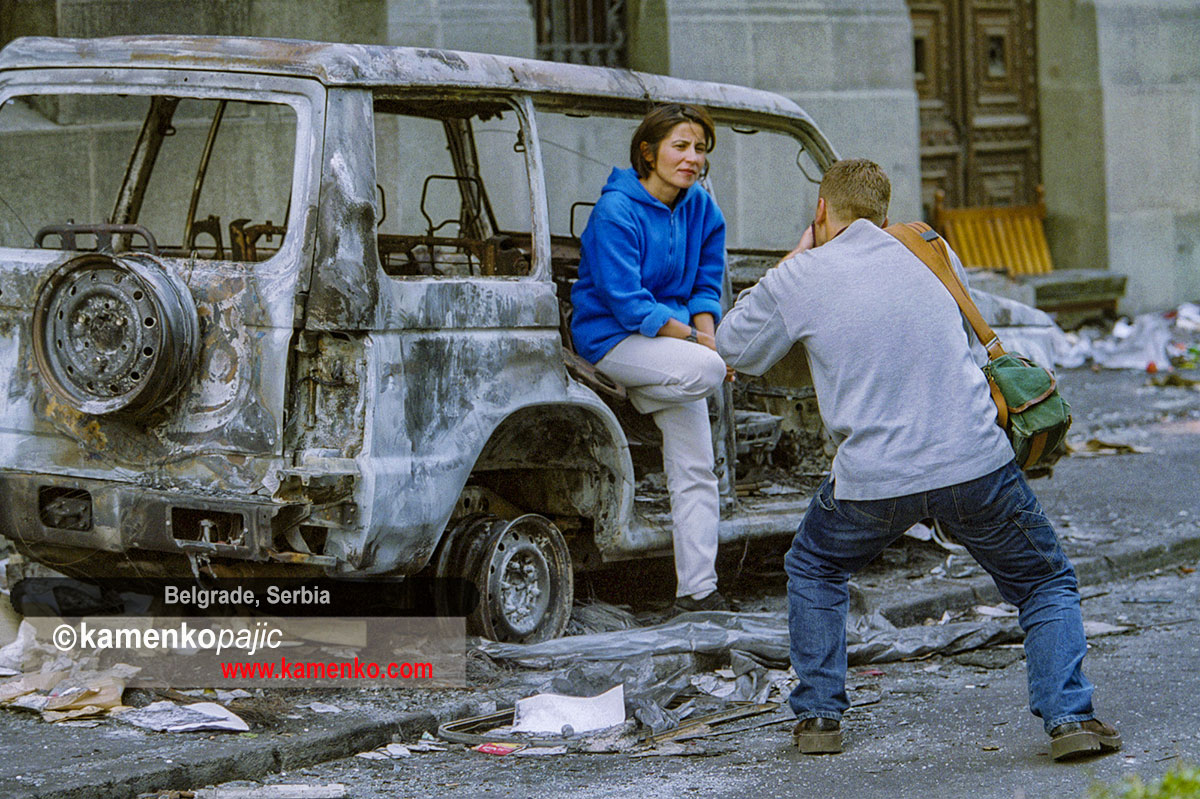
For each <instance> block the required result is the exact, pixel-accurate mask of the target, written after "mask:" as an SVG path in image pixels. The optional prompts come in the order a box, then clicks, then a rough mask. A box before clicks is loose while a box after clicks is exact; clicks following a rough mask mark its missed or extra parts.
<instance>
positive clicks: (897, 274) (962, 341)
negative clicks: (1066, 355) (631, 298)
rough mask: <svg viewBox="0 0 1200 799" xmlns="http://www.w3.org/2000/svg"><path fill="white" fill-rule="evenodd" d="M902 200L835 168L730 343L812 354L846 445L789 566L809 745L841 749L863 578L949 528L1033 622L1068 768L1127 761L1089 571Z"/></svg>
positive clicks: (1045, 705)
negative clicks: (1087, 667)
mask: <svg viewBox="0 0 1200 799" xmlns="http://www.w3.org/2000/svg"><path fill="white" fill-rule="evenodd" d="M890 198H891V184H890V182H889V180H888V178H887V175H886V174H884V172H883V170H882V169H880V168H879V166H878V165H876V164H874V163H872V162H870V161H867V160H862V159H852V160H843V161H838V162H837V163H835V164H834V165H833V166H831V167H830V168H829V170H828V171H827V172H826V173H825V176H824V178H823V180H822V181H821V188H820V192H819V197H818V200H817V208H816V215H815V217H814V220H813V223H812V225H810V226H809V228H808V229H807V230H806V231H805V233H804V235H803V237H802V238H801V240H800V243H799V245H798V246H797V247H796V249H794V250H793V251H792V252H791V253H789V254H788V256H787V257H786V258H784V260H783V261H782V262H780V264H779V265H778V266H777V267H775V268H774V269H772V270H770V271H769V272H767V274H766V275H765V276H764V277H763V279H762V280H760V281H759V282H758V283H757V284H756V285H755V286H754V287H752V288H750V289H747V290H746V291H743V292H742V294H741V296H739V297H738V301H737V304H736V305H735V306H734V307H733V309H732V310H731V311H730V312H729V314H728V315H727V316H726V318H725V320H724V321H723V322H722V323H721V325H720V327H719V328H718V330H717V350H718V352H719V353H720V354H721V356H722V357H724V358H725V361H726V363H728V364H729V365H730V366H732V367H733V368H735V369H736V370H737V371H740V372H745V373H748V374H751V375H761V374H763V373H764V372H766V371H767V370H768V369H769V368H770V367H771V366H772V365H774V364H775V363H776V362H777V361H778V360H779V359H781V358H782V357H783V356H784V355H786V354H787V352H788V351H789V350H790V349H791V347H792V346H793V344H796V343H800V344H803V345H804V351H805V353H806V354H807V357H808V363H809V366H810V368H811V371H812V377H813V384H814V387H815V389H816V392H817V400H818V402H819V405H820V410H821V418H822V420H823V421H824V423H825V427H826V429H827V430H828V431H829V433H830V435H831V436H832V437H833V440H834V443H835V444H837V454H836V455H835V457H834V459H833V467H832V470H831V473H830V475H829V476H828V477H827V478H826V479H825V481H824V482H823V483H822V484H821V486H820V488H818V489H817V492H816V495H815V496H814V497H813V499H812V502H811V503H810V504H809V507H808V511H807V512H806V514H805V516H804V520H803V521H802V522H801V524H800V529H799V530H798V531H797V533H796V537H795V538H794V539H793V541H792V545H791V549H790V550H789V551H788V554H787V557H786V560H785V568H786V571H787V575H788V608H789V612H788V624H789V632H790V636H791V660H792V666H793V668H794V669H795V671H796V675H797V677H798V678H799V684H798V685H797V687H796V689H795V690H794V691H793V692H792V695H791V697H790V699H789V702H790V704H791V706H792V710H793V711H795V713H796V717H797V719H798V723H797V724H796V727H795V730H794V732H793V736H794V738H795V741H796V745H797V747H798V748H799V750H800V751H801V752H804V753H809V754H818V753H835V752H840V751H841V750H842V732H841V717H842V714H843V713H844V712H845V711H846V709H847V708H848V707H849V701H848V700H847V697H846V613H847V607H848V604H849V589H848V581H849V579H850V576H851V575H852V574H854V573H855V572H856V571H858V570H859V569H861V568H862V567H863V566H865V565H866V564H867V563H868V562H870V561H871V560H872V559H873V558H874V557H875V556H876V555H878V554H879V553H880V552H881V551H882V550H883V548H884V547H886V546H887V545H888V544H889V543H891V542H892V541H894V540H895V539H896V538H898V537H899V536H901V535H902V534H903V533H904V531H905V530H907V529H908V528H909V527H911V526H912V525H913V524H915V523H917V522H920V521H923V520H927V519H936V520H937V521H938V522H940V523H941V525H942V527H943V529H944V530H946V531H947V532H949V533H950V534H952V535H953V536H954V537H955V538H956V539H957V540H958V542H959V543H961V544H962V545H963V546H965V547H966V548H967V550H968V551H969V552H970V553H971V555H972V556H973V557H974V558H975V559H976V560H977V561H979V563H980V565H981V566H983V568H984V569H986V570H987V572H988V573H989V574H990V575H991V576H992V579H993V580H994V581H995V583H996V587H997V588H998V589H999V591H1000V594H1001V596H1002V597H1003V598H1004V599H1005V600H1006V601H1008V602H1010V603H1012V604H1013V605H1015V606H1016V607H1017V608H1018V610H1019V612H1020V615H1019V617H1018V621H1019V623H1020V625H1021V629H1023V630H1024V631H1025V655H1026V668H1027V671H1028V675H1029V705H1030V709H1031V710H1032V711H1033V714H1034V715H1035V716H1038V717H1039V718H1041V719H1042V722H1043V724H1044V726H1045V729H1046V732H1047V733H1049V735H1050V737H1051V755H1052V756H1053V757H1054V759H1056V760H1061V759H1065V758H1069V757H1071V756H1077V755H1081V754H1088V753H1095V752H1098V751H1114V750H1116V749H1119V748H1120V746H1121V738H1120V735H1119V734H1118V733H1117V731H1116V730H1115V729H1114V728H1112V727H1111V726H1109V725H1106V724H1103V723H1101V722H1100V721H1098V720H1097V719H1095V717H1094V712H1093V709H1092V684H1091V683H1090V682H1089V681H1088V679H1087V678H1086V677H1085V676H1084V675H1083V671H1082V669H1081V664H1082V662H1083V657H1084V654H1085V653H1086V651H1087V641H1086V639H1085V637H1084V632H1083V620H1082V618H1081V616H1080V610H1079V590H1078V586H1077V583H1076V579H1075V572H1074V569H1073V568H1072V566H1071V563H1070V562H1069V561H1068V560H1067V557H1066V555H1065V554H1064V553H1063V551H1062V548H1061V547H1060V546H1059V542H1058V538H1057V536H1056V535H1055V532H1054V528H1053V527H1052V526H1051V524H1050V520H1049V519H1048V518H1047V517H1046V514H1045V513H1044V512H1043V510H1042V508H1041V506H1040V505H1039V504H1038V501H1037V498H1036V497H1035V496H1034V495H1033V492H1032V491H1031V490H1030V488H1029V486H1028V484H1027V483H1026V481H1025V478H1024V476H1023V475H1022V473H1021V470H1020V469H1019V468H1018V467H1017V465H1016V463H1015V462H1014V460H1013V450H1012V446H1011V445H1010V444H1009V442H1008V439H1007V438H1006V436H1005V434H1004V432H1003V431H1002V430H1001V429H1000V427H999V426H998V425H997V424H996V407H995V405H994V404H993V402H992V399H991V395H990V393H989V390H988V385H987V381H986V379H985V377H984V375H983V372H982V371H981V370H980V368H979V363H977V362H976V360H975V358H974V356H973V355H972V350H971V345H970V342H971V336H972V334H971V333H970V332H969V328H968V327H966V326H965V325H964V320H963V318H962V316H961V314H960V312H959V308H958V305H957V303H956V302H955V300H954V298H953V297H952V296H951V295H950V293H949V292H948V291H947V290H946V287H945V286H944V285H943V284H942V283H941V282H940V281H939V280H938V278H937V277H936V276H935V275H934V274H933V272H931V271H930V270H929V269H928V268H927V267H926V266H925V264H924V263H923V262H922V261H921V260H920V259H919V258H918V257H917V256H915V255H914V254H913V253H912V252H911V251H909V249H908V248H907V247H906V246H905V245H904V244H902V243H901V242H900V241H899V240H898V239H896V238H895V237H893V236H892V235H891V234H889V233H887V232H886V231H884V230H883V229H882V228H883V227H886V225H887V208H888V203H889V201H890ZM951 261H952V263H953V265H954V269H955V271H956V272H957V273H958V276H959V278H960V279H961V280H962V281H963V283H964V285H965V283H966V273H965V271H964V270H963V268H962V264H961V262H960V261H959V260H958V257H957V256H955V255H953V254H952V253H951ZM980 351H982V350H980Z"/></svg>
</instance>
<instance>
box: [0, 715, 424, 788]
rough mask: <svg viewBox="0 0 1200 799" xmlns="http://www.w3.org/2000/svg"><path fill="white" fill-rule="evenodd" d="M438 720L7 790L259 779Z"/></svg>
mask: <svg viewBox="0 0 1200 799" xmlns="http://www.w3.org/2000/svg"><path fill="white" fill-rule="evenodd" d="M438 723H439V720H438V718H437V717H436V716H434V714H432V713H422V712H409V713H402V714H399V715H397V716H394V717H391V718H376V719H360V720H358V721H356V722H350V723H348V724H344V725H341V726H339V727H336V728H333V729H325V730H321V731H320V732H314V733H312V734H309V735H305V736H304V737H302V738H300V737H297V738H282V737H273V738H272V739H271V740H266V741H257V740H252V739H245V738H236V739H233V740H227V741H222V742H221V743H220V744H218V745H216V746H214V747H210V748H208V750H207V751H205V752H204V753H203V754H202V755H200V756H199V757H198V758H197V759H195V760H192V761H189V762H188V763H171V762H163V761H160V762H157V763H154V764H153V765H151V764H146V766H145V767H143V768H140V769H138V770H137V773H134V774H128V775H124V776H115V775H111V774H108V775H105V778H104V779H103V781H97V780H96V775H94V774H92V775H84V776H80V777H76V778H75V779H70V778H67V779H61V778H60V779H57V780H56V783H57V784H56V785H55V786H54V787H53V788H49V789H39V788H31V789H30V790H28V791H26V792H23V793H4V796H5V797H6V799H7V797H12V799H84V797H98V796H104V797H112V798H113V799H127V798H128V799H133V798H134V797H136V796H137V795H138V794H140V793H150V792H155V791H168V790H194V789H195V788H196V787H197V786H204V785H216V784H219V783H222V782H229V781H231V780H257V779H260V778H262V777H264V776H266V775H267V774H272V773H276V772H279V771H290V770H293V769H298V768H304V767H305V766H311V765H315V764H317V763H323V762H325V761H327V760H334V759H336V758H339V757H348V756H350V755H352V754H355V753H357V752H363V751H366V750H369V749H375V748H376V747H379V746H382V745H383V744H385V743H389V742H390V741H391V740H392V736H393V735H395V734H400V735H402V736H404V737H417V736H419V735H420V734H421V733H422V732H431V733H433V732H437V725H438Z"/></svg>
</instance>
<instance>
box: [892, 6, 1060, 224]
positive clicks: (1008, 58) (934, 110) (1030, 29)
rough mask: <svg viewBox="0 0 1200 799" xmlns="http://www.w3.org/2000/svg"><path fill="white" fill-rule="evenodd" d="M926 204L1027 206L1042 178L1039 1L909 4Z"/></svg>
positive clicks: (927, 213)
mask: <svg viewBox="0 0 1200 799" xmlns="http://www.w3.org/2000/svg"><path fill="white" fill-rule="evenodd" d="M908 5H909V11H910V13H911V15H912V23H913V68H914V73H915V74H914V80H915V83H916V89H917V99H918V104H919V109H920V126H921V133H920V137H921V139H920V140H921V201H922V204H923V205H924V206H925V211H926V216H927V217H928V215H929V209H930V208H932V206H933V197H934V193H935V192H936V191H937V190H938V189H941V190H943V191H945V192H946V205H948V206H949V207H961V206H973V205H1022V204H1026V203H1032V202H1033V201H1034V190H1035V187H1036V186H1037V185H1038V183H1039V182H1040V179H1041V167H1040V161H1039V152H1038V151H1039V147H1038V136H1039V134H1038V113H1037V62H1036V53H1037V50H1036V42H1035V41H1034V23H1035V19H1034V5H1033V0H908Z"/></svg>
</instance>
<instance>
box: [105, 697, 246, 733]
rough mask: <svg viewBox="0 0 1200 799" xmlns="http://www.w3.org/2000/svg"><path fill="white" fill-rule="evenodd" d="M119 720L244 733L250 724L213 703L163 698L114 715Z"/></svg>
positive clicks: (169, 727)
mask: <svg viewBox="0 0 1200 799" xmlns="http://www.w3.org/2000/svg"><path fill="white" fill-rule="evenodd" d="M117 718H118V719H120V720H121V721H124V722H127V723H129V724H133V725H134V726H136V727H143V728H145V729H148V730H154V731H156V732H201V731H208V730H214V731H222V732H246V731H248V730H249V729H250V726H249V725H248V724H246V722H244V721H242V719H240V718H238V716H237V715H235V714H234V713H232V712H231V711H229V710H227V709H226V708H225V707H223V706H221V705H219V704H217V703H216V702H197V703H195V704H192V705H186V706H180V705H177V704H175V703H174V702H171V701H168V700H165V699H164V700H163V701H161V702H154V703H153V704H150V705H146V707H143V708H138V709H137V710H129V711H126V712H125V713H122V714H121V715H119V716H117Z"/></svg>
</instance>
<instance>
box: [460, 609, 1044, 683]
mask: <svg viewBox="0 0 1200 799" xmlns="http://www.w3.org/2000/svg"><path fill="white" fill-rule="evenodd" d="M1022 638H1023V635H1022V633H1021V631H1020V629H1019V628H1018V627H1017V626H1016V624H1015V622H1013V621H1012V620H1004V621H997V620H991V619H989V620H982V621H969V622H954V623H950V624H939V625H930V626H919V627H907V628H902V629H897V628H895V627H893V626H892V625H891V624H889V623H888V622H887V621H886V620H884V619H883V618H882V617H881V616H879V615H878V614H874V615H871V616H866V615H855V616H852V617H851V619H850V622H849V623H848V624H847V642H848V644H849V646H848V652H847V654H848V657H849V663H850V665H859V664H863V663H886V662H889V661H895V660H904V659H909V658H919V657H925V656H927V655H932V654H935V653H940V654H946V655H952V654H957V653H959V652H966V651H968V650H971V649H978V648H980V647H984V646H995V645H997V644H1002V643H1012V642H1017V641H1020V640H1022ZM788 643H789V638H788V625H787V616H786V615H785V614H783V613H721V612H708V613H685V614H683V615H681V616H678V617H676V618H675V619H672V620H671V621H668V622H665V623H663V624H658V625H655V626H652V627H642V628H638V629H634V630H618V631H615V632H607V633H594V634H592V635H578V636H573V637H570V638H559V639H556V640H554V641H545V642H543V643H540V644H502V643H496V642H494V641H483V642H481V643H480V644H479V649H480V650H481V651H482V652H484V653H485V654H487V655H488V656H489V657H491V658H493V659H496V660H504V661H508V662H510V663H513V664H516V665H519V666H523V667H525V668H531V669H549V668H556V667H562V666H566V665H570V664H572V663H580V662H583V661H618V662H620V661H626V660H628V659H630V658H636V657H640V656H645V655H667V654H678V653H689V652H690V653H696V654H699V653H703V654H709V655H716V654H724V653H728V652H730V651H731V650H735V649H736V650H740V651H742V652H746V653H749V654H750V655H753V656H756V657H757V658H760V659H761V660H762V661H763V662H765V663H770V664H779V665H786V664H787V663H788Z"/></svg>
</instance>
